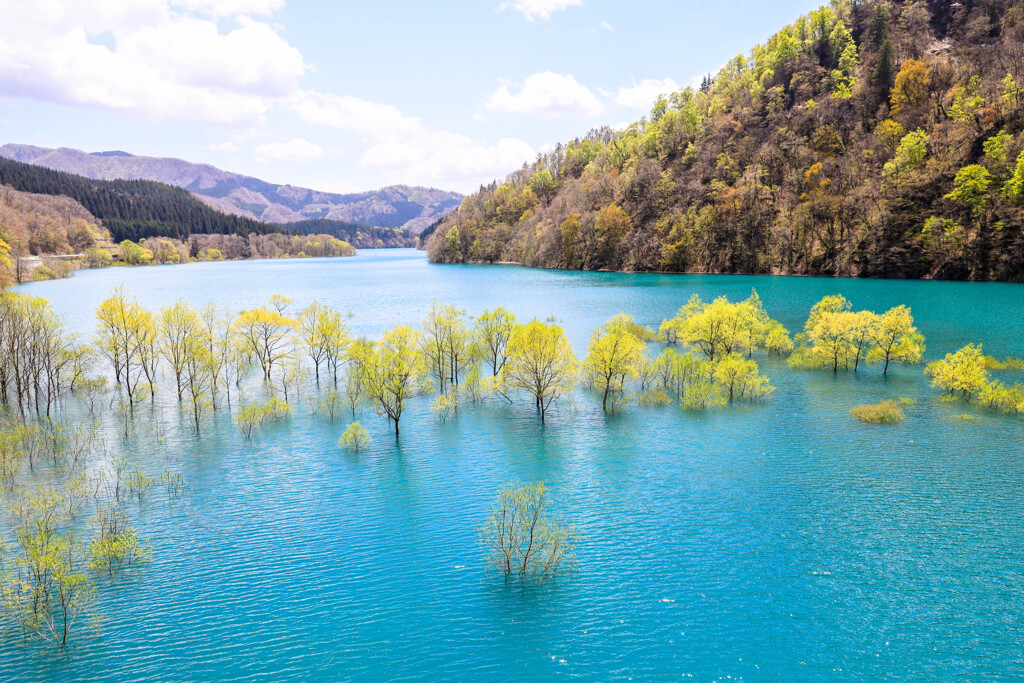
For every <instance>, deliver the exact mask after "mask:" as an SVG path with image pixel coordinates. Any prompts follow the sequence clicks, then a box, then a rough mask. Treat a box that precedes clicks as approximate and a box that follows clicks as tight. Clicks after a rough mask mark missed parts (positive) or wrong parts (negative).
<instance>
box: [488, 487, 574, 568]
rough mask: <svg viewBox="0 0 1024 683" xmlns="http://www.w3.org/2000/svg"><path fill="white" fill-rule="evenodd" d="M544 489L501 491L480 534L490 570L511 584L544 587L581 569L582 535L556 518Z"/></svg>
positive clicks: (525, 488)
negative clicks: (578, 548) (544, 583)
mask: <svg viewBox="0 0 1024 683" xmlns="http://www.w3.org/2000/svg"><path fill="white" fill-rule="evenodd" d="M550 507H551V501H550V498H549V495H548V489H547V487H546V486H545V485H544V484H541V483H538V484H523V485H519V486H517V485H509V486H505V487H503V488H502V489H501V490H499V491H498V497H497V498H496V499H495V501H494V503H493V504H492V505H491V516H490V518H489V519H488V520H487V522H485V523H484V525H483V526H482V527H480V529H479V532H478V533H479V537H480V542H481V543H482V544H483V546H484V547H485V548H486V549H487V565H488V566H489V567H490V568H492V569H495V570H497V571H498V572H500V573H501V574H503V575H504V576H505V578H506V579H510V578H513V577H516V578H519V579H520V580H521V581H543V580H545V579H550V578H552V577H554V576H555V575H556V574H557V573H558V572H560V571H566V570H570V569H574V568H575V567H576V546H577V545H578V544H579V542H580V540H581V538H582V533H581V532H580V531H579V529H577V528H576V527H575V526H573V525H563V524H560V523H559V522H558V520H557V519H555V518H553V517H552V516H551V515H550V512H549V508H550Z"/></svg>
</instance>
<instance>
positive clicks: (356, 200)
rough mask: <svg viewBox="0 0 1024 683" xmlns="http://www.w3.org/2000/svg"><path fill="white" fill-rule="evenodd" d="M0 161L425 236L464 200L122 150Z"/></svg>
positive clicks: (6, 148)
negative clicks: (329, 184) (288, 180)
mask: <svg viewBox="0 0 1024 683" xmlns="http://www.w3.org/2000/svg"><path fill="white" fill-rule="evenodd" d="M0 157H4V158H7V159H12V160H14V161H20V162H23V163H28V164H33V165H37V166H44V167H46V168H50V169H53V170H56V171H64V172H66V173H74V174H77V175H81V176H85V177H87V178H93V179H96V180H114V179H126V180H156V181H159V182H163V183H167V184H168V185H174V186H176V187H180V188H183V189H185V190H188V191H189V192H192V193H193V194H195V195H196V196H197V197H199V198H200V199H201V200H203V201H204V202H206V203H207V204H209V205H210V206H212V207H214V208H216V209H219V210H221V211H224V212H226V213H231V214H235V215H239V216H244V217H246V218H253V219H256V220H259V221H263V222H266V223H294V222H298V221H305V220H309V219H316V218H326V219H330V220H336V221H344V222H349V223H361V224H363V225H372V226H380V227H386V228H402V229H405V230H409V231H411V232H414V233H419V232H422V231H423V230H424V229H425V228H427V227H428V226H429V225H431V224H432V223H434V222H435V221H437V220H438V219H440V218H441V217H443V216H444V215H446V214H447V213H448V212H450V211H451V210H453V209H455V208H456V207H458V206H459V204H460V202H461V201H462V195H460V194H458V193H456V192H447V191H444V190H435V189H431V188H424V187H409V186H407V185H391V186H389V187H385V188H382V189H380V190H376V191H369V192H358V193H353V194H336V193H331V192H319V191H316V190H311V189H309V188H305V187H296V186H293V185H277V184H274V183H268V182H266V181H263V180H260V179H259V178H253V177H251V176H246V175H242V174H239V173H231V172H229V171H222V170H221V169H219V168H217V167H215V166H211V165H210V164H195V163H191V162H188V161H184V160H182V159H174V158H157V157H147V156H136V155H134V154H129V153H128V152H123V151H119V150H115V151H108V152H93V153H89V152H83V151H82V150H78V149H71V148H68V147H61V148H58V149H52V148H47V147H36V146H34V145H21V144H6V145H3V146H2V147H0Z"/></svg>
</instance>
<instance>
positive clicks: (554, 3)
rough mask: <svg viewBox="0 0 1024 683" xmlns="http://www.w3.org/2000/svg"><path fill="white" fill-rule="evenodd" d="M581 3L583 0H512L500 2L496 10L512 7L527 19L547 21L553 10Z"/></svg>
mask: <svg viewBox="0 0 1024 683" xmlns="http://www.w3.org/2000/svg"><path fill="white" fill-rule="evenodd" d="M582 4H583V0H512V1H511V2H503V3H501V5H500V6H499V7H498V11H500V12H504V11H505V10H507V9H513V10H515V11H516V12H520V13H521V14H522V15H523V16H524V17H526V20H527V21H534V20H535V19H538V18H539V19H543V20H544V21H547V20H548V19H550V18H551V15H552V14H554V13H555V12H559V11H561V10H564V9H565V8H567V7H578V6H580V5H582Z"/></svg>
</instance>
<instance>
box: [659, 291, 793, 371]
mask: <svg viewBox="0 0 1024 683" xmlns="http://www.w3.org/2000/svg"><path fill="white" fill-rule="evenodd" d="M658 338H659V339H660V340H661V341H664V342H666V343H668V344H677V343H680V342H682V343H684V344H687V345H688V346H689V347H690V348H691V349H693V350H694V351H699V352H701V353H703V354H704V355H705V356H707V357H708V359H709V360H712V361H714V360H716V359H717V358H721V357H722V356H727V355H729V354H730V353H733V352H739V351H746V352H747V353H750V352H753V351H756V350H758V349H766V350H768V351H769V352H771V353H782V352H785V351H786V350H788V349H790V348H792V342H791V341H790V339H789V333H788V332H787V331H786V328H784V327H783V326H782V325H781V324H780V323H779V322H778V321H776V320H772V319H771V318H770V317H769V316H768V314H767V313H766V312H765V310H764V306H763V305H762V304H761V298H760V297H759V296H758V295H757V292H756V291H753V292H751V294H750V297H749V298H747V299H746V300H745V301H740V302H738V303H733V302H731V301H729V299H727V298H726V297H724V296H720V297H718V298H717V299H715V300H714V301H712V302H711V303H704V302H703V301H702V300H701V298H700V296H698V295H697V294H694V295H693V296H692V297H690V300H689V301H688V302H687V303H686V305H684V306H683V307H682V308H680V309H679V312H678V313H676V315H675V317H674V318H672V319H670V320H665V321H663V322H662V323H661V328H660V329H659V331H658Z"/></svg>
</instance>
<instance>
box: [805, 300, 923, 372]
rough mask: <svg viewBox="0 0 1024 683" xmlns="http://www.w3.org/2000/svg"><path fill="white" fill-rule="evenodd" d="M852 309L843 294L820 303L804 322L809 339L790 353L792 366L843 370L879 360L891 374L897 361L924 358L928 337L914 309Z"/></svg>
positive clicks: (912, 361) (902, 307)
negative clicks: (920, 329)
mask: <svg viewBox="0 0 1024 683" xmlns="http://www.w3.org/2000/svg"><path fill="white" fill-rule="evenodd" d="M852 308H853V307H852V305H851V304H850V302H849V301H847V300H846V297H844V296H842V295H840V294H836V295H831V296H826V297H824V298H823V299H822V300H821V301H819V302H818V303H816V304H815V305H814V306H813V307H812V308H811V312H810V315H809V316H808V318H807V323H806V324H805V325H804V338H805V340H806V343H805V344H803V345H802V346H801V347H800V348H798V349H797V350H796V351H795V352H794V353H793V355H792V356H790V358H789V364H790V366H792V367H794V368H801V369H813V368H827V369H829V370H832V371H833V372H838V371H839V369H840V368H842V369H844V370H849V369H850V368H851V367H852V368H853V370H854V371H857V370H858V369H859V368H860V366H861V365H862V364H867V363H880V364H881V365H882V373H883V374H888V373H889V366H890V365H891V364H892V363H918V362H920V360H921V356H922V354H923V353H924V348H925V347H924V336H923V335H921V333H920V332H918V331H917V328H916V327H914V318H913V316H912V315H911V314H910V309H909V308H907V307H906V306H896V307H895V308H890V309H889V310H888V311H886V312H884V313H882V314H877V313H875V312H873V311H853V310H852Z"/></svg>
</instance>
